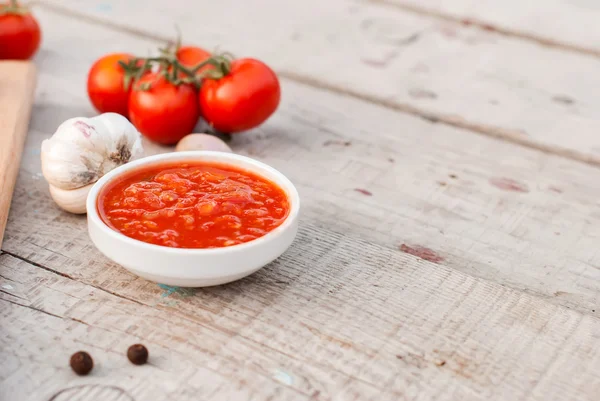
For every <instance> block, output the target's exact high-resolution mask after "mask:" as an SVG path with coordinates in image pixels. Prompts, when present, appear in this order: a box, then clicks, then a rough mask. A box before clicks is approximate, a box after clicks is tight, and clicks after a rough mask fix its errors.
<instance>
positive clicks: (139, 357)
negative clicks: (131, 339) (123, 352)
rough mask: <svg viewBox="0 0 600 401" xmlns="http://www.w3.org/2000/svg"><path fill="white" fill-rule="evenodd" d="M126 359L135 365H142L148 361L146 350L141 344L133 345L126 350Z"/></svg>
mask: <svg viewBox="0 0 600 401" xmlns="http://www.w3.org/2000/svg"><path fill="white" fill-rule="evenodd" d="M127 358H129V360H130V361H131V363H133V364H135V365H143V364H145V363H146V362H147V361H148V349H147V348H146V347H144V346H143V345H142V344H133V345H132V346H131V347H129V349H128V350H127Z"/></svg>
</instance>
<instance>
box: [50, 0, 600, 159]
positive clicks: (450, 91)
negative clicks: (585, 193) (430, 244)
mask: <svg viewBox="0 0 600 401" xmlns="http://www.w3.org/2000/svg"><path fill="white" fill-rule="evenodd" d="M46 1H47V2H48V3H49V4H52V5H53V7H58V8H60V9H61V10H62V12H68V13H76V15H79V14H83V15H84V16H87V18H88V19H92V20H96V21H97V20H100V21H103V22H104V23H107V24H111V25H112V26H114V27H119V26H120V27H125V29H126V30H128V31H131V32H133V33H135V34H138V35H142V36H144V35H147V36H149V37H157V36H158V37H165V38H171V37H173V36H174V35H175V32H174V28H173V27H174V24H175V23H176V24H177V25H178V26H179V27H180V28H181V30H182V32H183V34H184V37H185V39H186V41H188V42H194V43H197V44H199V45H202V46H205V47H207V48H209V49H210V48H213V47H216V46H220V47H221V48H223V49H227V50H231V51H233V52H234V53H237V54H239V55H243V56H246V55H249V56H253V57H258V58H261V59H263V60H265V61H267V62H268V63H269V64H271V65H272V66H273V67H274V68H276V69H277V70H278V71H279V72H280V74H281V75H282V76H284V77H288V78H291V79H294V80H296V81H301V82H304V83H309V84H310V85H313V86H316V87H319V88H329V89H330V90H334V91H337V92H339V93H345V94H349V95H352V96H355V97H360V98H363V99H366V100H368V101H370V102H374V103H378V104H381V105H385V106H387V107H390V108H393V109H395V110H400V111H403V112H407V113H412V114H417V115H420V116H425V117H427V118H432V119H435V120H438V121H442V122H444V123H446V124H450V125H454V126H459V127H466V128H469V129H470V130H473V131H475V132H478V133H482V134H485V135H490V136H497V137H501V138H504V139H505V140H510V141H512V142H515V143H519V144H522V145H526V146H529V147H534V148H538V149H542V150H544V151H547V152H554V153H559V154H563V155H566V156H568V157H571V158H575V159H578V160H584V161H586V162H590V163H594V164H600V137H599V136H598V135H597V132H598V131H600V119H598V115H597V113H596V105H597V104H598V103H600V94H599V93H598V91H595V90H592V89H591V88H595V87H598V86H600V77H599V75H598V74H597V71H598V70H599V69H600V58H597V57H592V56H586V55H581V54H576V53H572V52H565V51H561V50H557V49H553V48H548V47H545V46H541V45H539V44H536V43H533V42H531V41H523V40H519V39H515V38H511V37H507V36H505V35H500V34H497V33H494V32H489V31H486V30H485V29H481V28H477V27H474V26H464V25H463V24H461V23H455V22H452V21H440V20H439V19H438V18H432V17H429V16H426V15H418V14H415V13H411V12H405V11H403V10H401V9H398V8H393V7H386V6H381V5H378V4H372V3H368V2H367V3H365V2H349V1H347V0H331V1H327V2H325V3H323V2H321V1H318V0H312V1H308V2H306V1H303V2H281V1H277V0H261V1H258V2H257V1H254V2H242V3H240V2H238V1H235V0H228V1H220V2H216V3H209V4H204V3H197V2H196V3H191V4H190V3H189V2H187V1H184V0H173V1H172V2H169V4H168V5H166V3H164V2H160V1H151V2H146V3H145V4H146V6H145V7H143V8H140V7H139V6H138V5H137V4H136V3H135V2H123V1H116V0H107V1H105V2H103V3H102V5H101V6H99V5H98V4H97V3H96V2H89V1H78V0H60V1H58V0H46ZM488 3H489V2H488ZM502 4H503V5H502V7H505V6H504V3H502ZM498 7H500V6H498ZM195 8H196V12H194V11H193V10H194V9H195ZM225 10H226V11H225ZM314 10H319V12H318V13H315V12H314ZM207 15H211V17H210V18H203V17H201V16H207ZM133 16H135V17H133ZM221 16H222V17H221ZM77 18H81V17H77ZM223 18H226V19H227V21H229V22H230V26H229V25H228V27H227V29H224V28H223V24H222V20H223ZM248 21H252V24H249V23H248ZM574 23H575V24H579V21H577V22H574ZM48 25H50V23H48ZM581 26H582V27H583V26H591V25H590V24H581ZM582 29H583V28H582ZM590 29H595V31H596V32H598V29H596V28H590ZM557 30H558V29H557ZM599 43H600V42H599ZM130 50H132V51H134V52H135V51H137V49H135V48H132V49H130ZM144 50H145V49H144ZM138 53H141V54H144V52H143V51H138ZM582 77H585V79H582ZM284 96H285V94H284ZM365 118H368V116H367V115H365Z"/></svg>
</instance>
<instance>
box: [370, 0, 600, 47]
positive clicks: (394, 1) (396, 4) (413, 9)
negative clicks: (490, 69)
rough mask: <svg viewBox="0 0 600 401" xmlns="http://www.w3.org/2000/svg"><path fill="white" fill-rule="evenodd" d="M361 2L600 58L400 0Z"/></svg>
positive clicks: (558, 42)
mask: <svg viewBox="0 0 600 401" xmlns="http://www.w3.org/2000/svg"><path fill="white" fill-rule="evenodd" d="M361 1H364V2H366V3H371V4H375V5H381V6H386V7H390V8H395V9H399V10H402V11H407V12H410V13H413V14H418V15H422V16H427V17H432V18H436V19H439V20H442V21H451V22H457V23H459V24H463V25H472V26H476V27H478V28H480V29H483V30H486V31H490V32H495V33H497V34H500V35H503V36H507V37H510V38H517V39H522V40H526V41H529V42H534V43H537V44H539V45H542V46H547V47H553V48H556V49H560V50H565V51H569V52H573V53H581V54H586V55H590V56H595V57H600V50H598V49H594V48H589V47H585V46H577V45H573V44H570V43H565V42H561V41H559V40H556V39H552V38H548V37H544V36H539V35H534V34H531V33H526V32H522V31H513V30H510V29H506V28H503V27H501V26H498V25H495V24H491V23H489V22H483V21H479V20H477V19H476V18H470V17H457V16H454V15H450V14H446V13H443V12H439V11H435V10H432V9H428V8H422V7H419V6H415V5H412V4H404V3H402V0H361Z"/></svg>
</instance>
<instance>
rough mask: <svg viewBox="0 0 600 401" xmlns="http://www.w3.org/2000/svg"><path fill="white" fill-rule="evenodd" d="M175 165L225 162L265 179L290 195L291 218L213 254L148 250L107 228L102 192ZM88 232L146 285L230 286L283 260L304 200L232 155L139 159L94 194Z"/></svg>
mask: <svg viewBox="0 0 600 401" xmlns="http://www.w3.org/2000/svg"><path fill="white" fill-rule="evenodd" d="M173 161H181V162H185V161H207V162H222V163H224V164H228V165H232V166H235V167H238V168H241V169H244V170H246V171H250V172H253V173H255V174H258V175H260V176H262V177H265V178H267V179H269V180H271V181H272V182H274V183H275V184H277V185H279V186H280V187H281V188H282V189H283V190H284V191H285V193H286V194H287V196H288V199H289V202H290V212H289V214H288V217H287V218H286V219H285V221H284V222H283V223H282V224H281V225H279V226H278V227H277V228H275V229H274V230H273V231H270V232H269V233H267V234H265V235H264V236H262V237H259V238H257V239H255V240H252V241H249V242H245V243H243V244H239V245H233V246H229V247H224V248H211V249H183V248H169V247H166V246H160V245H154V244H149V243H146V242H143V241H139V240H136V239H133V238H130V237H127V236H125V235H123V234H121V233H120V232H118V231H115V230H113V229H112V228H110V227H108V226H107V225H106V224H105V223H104V222H103V221H102V219H101V218H100V216H99V215H98V209H97V200H98V195H99V194H100V191H101V190H102V188H103V187H104V186H105V185H106V184H107V183H109V182H111V181H112V180H114V179H115V178H118V177H119V176H121V175H122V174H124V173H127V172H130V171H132V170H136V169H138V168H140V167H142V168H145V167H148V166H152V165H156V164H162V163H164V162H173ZM86 208H87V220H88V232H89V235H90V238H91V239H92V242H93V243H94V245H96V247H97V248H98V249H99V250H100V252H102V253H103V254H104V255H106V256H107V257H108V258H109V259H111V260H112V261H114V262H116V263H118V264H120V265H122V266H123V267H125V268H126V269H127V270H129V271H131V272H132V273H134V274H137V275H139V276H141V277H143V278H145V279H147V280H150V281H155V282H157V283H161V284H167V285H174V286H181V287H206V286H212V285H219V284H225V283H228V282H231V281H234V280H238V279H240V278H242V277H245V276H247V275H249V274H252V273H254V272H255V271H257V270H258V269H260V268H261V267H263V266H265V265H266V264H268V263H269V262H271V261H273V260H275V259H276V258H277V257H279V256H280V255H281V254H282V253H283V252H284V251H285V250H286V249H287V248H288V247H289V246H290V245H291V244H292V242H293V241H294V238H295V237H296V233H297V231H298V212H299V210H300V198H299V196H298V192H297V190H296V188H295V187H294V185H293V184H292V183H291V182H290V180H288V179H287V178H286V177H285V176H284V175H283V174H281V173H280V172H279V171H277V170H275V169H274V168H272V167H270V166H268V165H266V164H264V163H261V162H259V161H256V160H254V159H251V158H249V157H245V156H240V155H236V154H233V153H224V152H212V151H190V152H175V153H165V154H160V155H156V156H149V157H145V158H143V159H138V160H135V161H132V162H130V163H127V164H125V165H123V166H120V167H117V168H116V169H114V170H112V171H111V172H109V173H108V174H106V175H105V176H103V177H102V178H101V179H100V180H98V182H96V184H94V186H93V187H92V189H91V190H90V193H89V195H88V198H87V203H86Z"/></svg>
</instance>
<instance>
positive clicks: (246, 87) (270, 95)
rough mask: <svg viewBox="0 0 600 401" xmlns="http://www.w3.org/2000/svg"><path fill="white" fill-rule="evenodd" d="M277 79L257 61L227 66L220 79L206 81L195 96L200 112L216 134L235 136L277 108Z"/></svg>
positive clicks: (260, 121) (279, 90) (260, 122)
mask: <svg viewBox="0 0 600 401" xmlns="http://www.w3.org/2000/svg"><path fill="white" fill-rule="evenodd" d="M280 97H281V89H280V87H279V80H278V79H277V76H276V75H275V73H274V72H273V70H271V69H270V68H269V67H268V66H267V65H266V64H264V63H262V62H261V61H258V60H255V59H250V58H245V59H239V60H235V61H233V62H232V63H231V69H230V71H229V73H228V74H227V75H225V76H224V77H223V78H221V79H206V80H204V82H203V83H202V87H201V88H200V93H199V103H200V110H201V111H202V115H203V116H204V118H205V119H206V121H207V122H208V123H209V124H210V125H212V126H213V127H214V128H215V129H216V130H218V131H221V132H224V133H236V132H240V131H245V130H249V129H251V128H254V127H256V126H258V125H260V124H262V123H263V122H264V121H266V120H267V118H269V117H270V116H271V114H273V113H274V112H275V110H276V109H277V107H278V106H279V100H280Z"/></svg>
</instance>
